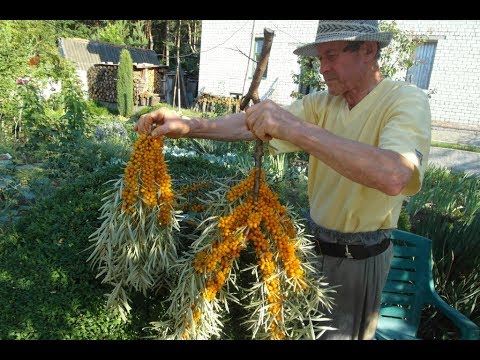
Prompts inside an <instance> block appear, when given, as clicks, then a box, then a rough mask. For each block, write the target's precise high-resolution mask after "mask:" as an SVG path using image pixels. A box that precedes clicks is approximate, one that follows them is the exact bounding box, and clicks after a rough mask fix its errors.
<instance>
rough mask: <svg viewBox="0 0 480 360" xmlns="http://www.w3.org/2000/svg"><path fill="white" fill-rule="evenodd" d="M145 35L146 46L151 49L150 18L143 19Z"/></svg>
mask: <svg viewBox="0 0 480 360" xmlns="http://www.w3.org/2000/svg"><path fill="white" fill-rule="evenodd" d="M145 36H146V37H147V39H148V48H149V49H150V50H153V35H152V20H145Z"/></svg>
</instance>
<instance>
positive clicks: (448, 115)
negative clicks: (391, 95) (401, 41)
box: [396, 20, 480, 130]
mask: <svg viewBox="0 0 480 360" xmlns="http://www.w3.org/2000/svg"><path fill="white" fill-rule="evenodd" d="M396 23H397V25H398V27H399V28H400V29H403V30H409V31H412V32H414V33H415V34H422V35H427V36H428V37H430V38H431V39H433V40H437V49H436V52H435V59H434V63H433V68H432V74H431V77H430V86H429V90H430V91H432V90H433V91H434V93H433V94H432V95H431V98H430V107H431V111H432V122H433V124H436V125H440V126H441V125H443V126H448V127H454V128H466V129H475V130H479V129H480V105H479V101H478V99H479V98H480V21H479V20H397V21H396Z"/></svg>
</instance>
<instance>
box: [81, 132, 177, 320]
mask: <svg viewBox="0 0 480 360" xmlns="http://www.w3.org/2000/svg"><path fill="white" fill-rule="evenodd" d="M111 182H113V186H112V189H111V190H110V191H109V193H108V195H107V196H106V197H105V198H104V199H102V201H103V205H102V207H101V209H100V210H101V217H100V219H103V222H102V224H101V226H100V227H99V228H97V230H96V231H95V232H93V233H92V234H91V235H90V241H91V242H94V244H93V245H91V246H90V247H89V249H91V250H93V251H92V253H91V255H90V257H89V258H88V259H87V261H90V262H91V264H92V267H96V268H97V270H98V274H97V277H103V280H102V283H107V284H110V285H112V286H113V287H114V289H113V291H112V292H111V293H110V294H109V296H108V301H107V306H109V307H112V308H113V309H115V310H118V311H119V313H120V314H121V316H122V318H123V319H126V315H127V314H128V313H129V311H130V309H131V307H130V305H129V302H130V300H129V292H131V291H141V292H142V293H143V294H144V295H146V292H147V290H149V289H154V290H155V289H158V288H159V287H161V286H162V285H164V284H165V281H166V280H168V273H169V269H170V268H171V267H172V265H173V264H174V263H175V262H176V260H177V256H178V255H177V245H176V244H177V239H176V238H175V234H177V233H178V230H179V222H178V221H179V217H178V213H177V212H175V210H174V192H173V190H172V183H171V178H170V175H169V174H168V172H167V165H166V163H165V160H164V156H163V138H162V137H158V138H152V137H151V136H149V135H145V134H143V135H140V136H139V138H138V139H137V141H136V143H135V145H134V149H133V152H132V154H131V156H130V160H129V161H128V163H127V166H126V167H125V171H124V174H123V175H122V176H120V178H119V179H118V180H111ZM175 230H177V231H175Z"/></svg>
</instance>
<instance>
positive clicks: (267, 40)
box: [240, 28, 274, 202]
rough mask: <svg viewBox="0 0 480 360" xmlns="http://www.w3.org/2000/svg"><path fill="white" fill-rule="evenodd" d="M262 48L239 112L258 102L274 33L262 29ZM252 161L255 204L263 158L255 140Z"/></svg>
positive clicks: (258, 143)
mask: <svg viewBox="0 0 480 360" xmlns="http://www.w3.org/2000/svg"><path fill="white" fill-rule="evenodd" d="M263 36H264V37H263V47H262V53H261V55H260V60H259V61H258V63H257V67H256V69H255V73H254V74H253V79H252V83H251V84H250V88H249V89H248V92H247V94H246V95H245V96H244V97H242V100H241V102H240V110H246V109H248V106H249V103H250V100H252V102H253V103H254V104H257V103H259V102H260V98H259V96H258V87H259V86H260V82H261V81H262V76H263V73H264V72H265V69H266V68H267V65H268V58H269V57H270V49H271V48H272V42H273V36H274V31H272V30H270V29H268V28H265V29H263ZM253 156H254V159H255V169H256V170H255V182H254V186H253V196H254V201H255V202H257V200H258V192H259V189H260V171H261V169H262V156H263V141H262V140H260V139H257V140H256V141H255V151H254V155H253Z"/></svg>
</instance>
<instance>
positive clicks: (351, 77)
mask: <svg viewBox="0 0 480 360" xmlns="http://www.w3.org/2000/svg"><path fill="white" fill-rule="evenodd" d="M347 45H348V42H347V41H332V42H327V43H323V44H319V45H318V46H317V52H318V58H319V60H320V74H322V76H323V78H324V80H325V83H326V84H327V86H328V92H329V93H330V94H332V95H343V94H345V93H346V92H347V91H350V90H352V89H354V88H355V87H357V86H359V82H360V81H361V78H362V74H363V71H364V70H365V63H364V62H363V61H362V57H361V53H360V51H344V49H345V47H346V46H347Z"/></svg>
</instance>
